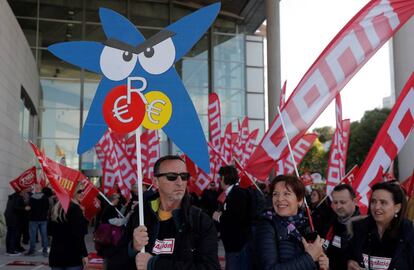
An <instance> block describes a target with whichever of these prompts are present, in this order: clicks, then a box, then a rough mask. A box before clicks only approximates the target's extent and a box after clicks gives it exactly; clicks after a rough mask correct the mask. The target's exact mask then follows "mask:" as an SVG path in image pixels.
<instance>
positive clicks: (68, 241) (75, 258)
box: [48, 202, 88, 267]
mask: <svg viewBox="0 0 414 270" xmlns="http://www.w3.org/2000/svg"><path fill="white" fill-rule="evenodd" d="M48 229H49V233H50V235H51V236H52V243H51V245H50V254H49V266H51V267H70V266H80V265H82V258H84V257H87V256H88V251H87V249H86V245H85V239H84V237H85V219H84V217H83V213H82V210H81V208H80V206H79V205H77V204H75V203H73V202H71V203H70V205H69V208H68V212H67V214H66V221H64V222H55V221H50V222H49V228H48Z"/></svg>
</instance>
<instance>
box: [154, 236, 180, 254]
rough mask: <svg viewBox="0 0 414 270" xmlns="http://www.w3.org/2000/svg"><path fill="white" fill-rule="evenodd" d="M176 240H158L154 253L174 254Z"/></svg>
mask: <svg viewBox="0 0 414 270" xmlns="http://www.w3.org/2000/svg"><path fill="white" fill-rule="evenodd" d="M174 243H175V239H174V238H166V239H163V240H158V239H157V240H156V241H155V244H154V248H153V249H152V253H154V254H157V255H159V254H173V252H174Z"/></svg>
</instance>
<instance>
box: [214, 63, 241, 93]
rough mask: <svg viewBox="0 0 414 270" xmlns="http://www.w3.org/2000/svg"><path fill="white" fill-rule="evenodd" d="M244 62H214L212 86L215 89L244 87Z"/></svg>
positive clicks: (238, 88)
mask: <svg viewBox="0 0 414 270" xmlns="http://www.w3.org/2000/svg"><path fill="white" fill-rule="evenodd" d="M244 74H245V70H244V64H243V63H234V62H223V61H220V62H218V61H215V62H214V87H215V88H216V89H218V88H222V89H236V90H240V89H244V88H245V86H244V76H245V75H244Z"/></svg>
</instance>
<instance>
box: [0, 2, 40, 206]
mask: <svg viewBox="0 0 414 270" xmlns="http://www.w3.org/2000/svg"><path fill="white" fill-rule="evenodd" d="M39 85H40V83H39V75H38V72H37V67H36V62H35V59H34V57H33V54H32V52H31V50H30V48H29V44H28V43H27V40H26V38H25V36H24V34H23V32H22V30H21V28H20V26H19V23H18V22H17V20H16V18H15V17H14V14H13V12H12V10H11V9H10V6H9V4H8V3H7V1H0V211H1V212H3V210H4V209H5V207H6V202H7V196H8V195H9V194H10V193H12V192H13V191H12V189H11V188H10V185H9V182H10V180H12V179H14V178H15V177H16V176H18V175H19V174H20V173H22V172H23V171H24V170H26V169H27V168H29V166H31V165H33V164H34V159H33V154H32V151H31V150H30V148H29V146H28V144H27V143H25V142H24V141H23V140H22V139H21V136H20V134H19V104H20V94H21V88H22V87H23V88H24V89H25V90H26V92H27V93H28V94H29V96H30V98H31V100H32V102H33V103H34V104H35V107H36V111H37V112H38V104H39V92H40V89H39V88H40V86H39ZM37 126H38V125H37V118H35V125H34V129H36V130H34V131H33V132H34V133H33V134H35V135H36V134H37Z"/></svg>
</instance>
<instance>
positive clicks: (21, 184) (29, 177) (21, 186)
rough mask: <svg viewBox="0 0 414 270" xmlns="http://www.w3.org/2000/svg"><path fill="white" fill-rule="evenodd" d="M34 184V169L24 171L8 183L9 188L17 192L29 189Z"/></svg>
mask: <svg viewBox="0 0 414 270" xmlns="http://www.w3.org/2000/svg"><path fill="white" fill-rule="evenodd" d="M35 183H36V167H35V166H33V167H31V168H30V169H27V170H25V171H24V172H23V173H22V174H20V175H19V176H18V177H17V178H16V179H14V180H12V181H10V186H11V187H12V188H13V189H14V190H15V191H17V192H19V191H22V190H26V189H30V188H32V187H33V185H34V184H35Z"/></svg>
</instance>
